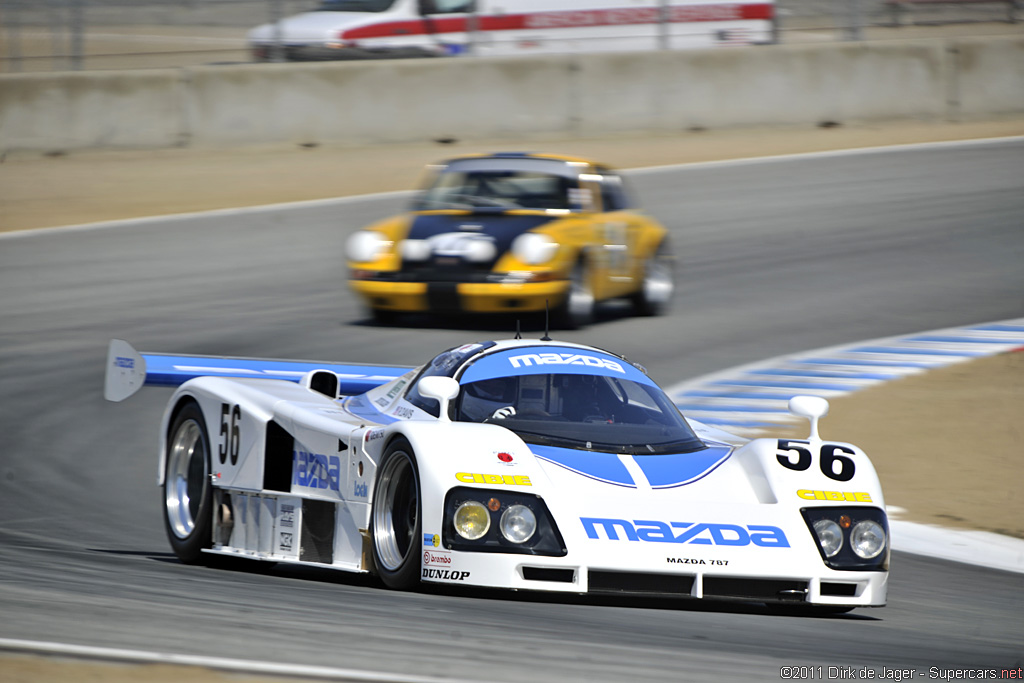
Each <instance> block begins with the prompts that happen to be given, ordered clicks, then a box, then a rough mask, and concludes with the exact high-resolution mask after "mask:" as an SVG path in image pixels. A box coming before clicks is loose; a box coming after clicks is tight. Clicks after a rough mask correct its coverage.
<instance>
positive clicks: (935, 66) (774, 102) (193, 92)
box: [0, 38, 1024, 150]
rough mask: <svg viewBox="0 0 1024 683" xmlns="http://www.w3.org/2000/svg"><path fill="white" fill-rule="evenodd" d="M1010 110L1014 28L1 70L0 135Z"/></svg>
mask: <svg viewBox="0 0 1024 683" xmlns="http://www.w3.org/2000/svg"><path fill="white" fill-rule="evenodd" d="M1022 113H1024V39H1022V38H990V39H970V40H968V39H964V40H957V41H949V42H944V41H939V40H926V41H913V42H910V41H908V42H898V43H897V42H893V43H872V44H868V43H842V44H825V45H803V46H802V45H777V46H765V47H755V48H739V49H714V50H693V51H673V52H649V53H630V54H608V55H566V56H560V57H537V58H534V57H522V58H510V59H493V60H491V59H487V60H484V59H480V60H474V59H428V60H395V61H390V60H389V61H379V62H352V63H346V62H332V63H305V64H302V63H300V64H250V65H234V66H207V67H193V68H182V69H166V70H165V69H161V70H137V71H109V72H84V73H63V74H41V75H35V74H31V75H21V74H19V75H7V76H0V149H2V150H14V149H34V150H54V149H76V148H96V147H136V148H138V147H151V148H160V147H170V146H180V145H195V146H230V145H246V144H263V143H280V142H294V143H341V144H373V143H395V142H416V141H425V140H432V139H437V138H443V137H451V138H457V139H473V138H484V137H487V138H501V137H512V136H515V137H524V136H538V137H544V136H553V135H558V136H574V135H579V136H596V135H604V134H614V133H617V132H625V131H645V132H648V131H657V132H672V131H681V130H687V129H692V128H719V127H727V126H747V125H772V124H787V125H800V124H809V125H815V124H819V123H822V122H825V121H833V122H837V123H854V122H869V121H881V120H897V119H920V120H960V119H965V118H985V117H991V116H1005V115H1014V114H1022Z"/></svg>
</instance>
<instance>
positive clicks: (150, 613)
mask: <svg viewBox="0 0 1024 683" xmlns="http://www.w3.org/2000/svg"><path fill="white" fill-rule="evenodd" d="M632 180H633V184H634V186H635V187H636V189H637V190H638V192H639V194H640V196H641V198H642V200H643V202H644V204H645V205H646V206H647V207H648V208H649V210H650V212H651V213H653V214H654V215H655V216H657V217H659V218H660V219H661V220H663V221H664V222H665V223H666V224H667V225H669V226H670V227H671V228H672V229H673V231H674V239H675V245H676V249H677V252H678V255H679V257H680V259H681V274H682V281H681V288H680V292H679V297H678V298H677V301H676V305H675V308H674V311H673V313H672V314H671V315H670V316H667V317H664V318H659V319H636V318H631V317H628V316H625V315H623V313H622V312H621V311H620V310H619V309H617V308H615V307H609V308H607V309H606V310H605V311H604V312H603V314H602V316H601V318H602V319H601V320H600V321H599V322H598V323H596V324H595V325H593V326H592V327H591V328H589V329H587V330H583V331H579V332H573V333H561V332H555V334H554V336H555V337H556V338H563V339H567V340H569V341H581V342H586V343H591V344H595V345H598V346H603V347H606V348H609V349H613V350H617V351H620V352H622V353H625V354H626V355H627V356H629V357H630V358H631V359H634V360H636V361H638V362H640V363H642V364H644V365H645V366H647V368H648V369H649V370H650V372H651V374H652V375H653V376H654V377H655V378H657V379H659V380H660V381H661V383H662V384H663V385H666V386H667V385H670V384H672V383H675V382H678V381H681V380H684V379H687V378H689V377H693V376H696V375H700V374H704V373H708V372H712V371H715V370H719V369H723V368H726V367H730V366H734V365H739V364H743V363H748V362H752V361H754V360H757V359H761V358H767V357H773V356H778V355H782V354H785V353H793V352H796V351H800V350H803V349H811V348H821V347H826V346H831V345H836V344H841V343H846V342H852V341H856V340H861V339H874V338H878V337H883V336H889V335H897V334H906V333H912V332H915V331H920V330H932V329H938V328H943V327H952V326H955V325H966V324H971V323H975V322H982V321H988V320H1002V319H1007V318H1014V317H1020V316H1022V315H1024V265H1022V264H1024V222H1022V221H1024V219H1022V216H1024V140H1020V139H1017V140H1013V141H1007V140H1004V141H1000V142H994V143H982V144H957V145H946V146H936V147H926V148H907V149H894V150H891V151H886V152H874V153H859V154H846V155H843V154H840V155H823V156H819V157H806V158H794V159H790V160H774V161H766V162H758V163H730V164H711V165H702V166H693V167H682V168H676V169H663V170H659V171H657V172H654V171H647V172H640V173H635V174H633V175H632ZM404 201H405V197H404V196H394V195H392V196H383V197H376V198H369V199H361V200H353V201H348V202H342V203H336V204H317V205H311V206H303V207H296V208H274V209H271V210H267V211H253V212H225V213H221V214H216V215H207V216H200V217H191V218H188V219H175V218H167V219H155V220H148V221H142V222H139V223H137V224H134V225H119V226H116V227H109V228H105V229H91V230H78V231H66V232H65V231H51V232H38V233H32V234H29V235H24V236H18V237H13V238H7V239H0V292H2V294H0V340H2V342H0V392H2V393H0V430H2V431H0V434H2V438H3V445H2V451H0V520H2V522H0V615H2V618H0V638H13V639H25V640H37V641H53V642H60V643H71V644H76V645H92V646H102V647H116V648H126V649H133V650H146V651H160V652H171V653H180V654H190V655H204V656H215V657H229V658H239V659H247V660H257V661H272V662H278V663H295V664H303V665H316V666H329V667H339V668H346V669H360V670H368V671H375V672H382V673H394V674H402V675H410V676H411V675H417V676H440V677H450V678H455V679H463V680H485V679H486V680H488V681H495V682H502V681H519V680H524V679H529V680H531V681H534V682H537V683H540V682H543V681H559V682H564V681H566V680H571V681H575V680H588V681H623V680H629V681H646V680H651V681H662V680H673V681H674V680H709V681H710V680H714V681H749V680H751V679H752V678H753V679H755V680H778V679H779V677H780V670H781V667H784V666H794V665H813V666H815V667H817V666H819V665H820V666H822V667H825V668H824V669H822V670H821V672H822V673H821V674H820V676H821V677H823V678H826V679H827V678H828V676H827V674H828V673H829V670H828V668H827V667H829V666H834V667H852V668H853V672H854V673H857V672H859V671H860V670H861V669H862V668H863V667H869V668H872V669H873V670H874V671H875V673H876V674H877V676H878V677H879V678H881V677H882V676H883V675H885V672H886V669H890V670H891V669H895V668H900V669H906V668H911V669H914V670H915V671H916V674H915V678H914V680H920V679H930V676H929V669H930V668H932V667H936V668H937V669H966V668H972V669H975V668H984V669H989V668H996V669H1001V668H1007V667H1012V668H1016V667H1018V666H1021V665H1022V661H1024V646H1022V643H1024V619H1022V618H1021V615H1022V614H1024V575H1021V574H1010V573H1004V572H999V571H995V570H988V569H980V568H974V567H971V566H968V565H961V564H954V563H947V562H943V561H938V560H929V559H926V558H923V557H917V556H911V555H906V554H899V553H897V554H895V555H894V558H893V570H892V574H891V580H890V590H889V605H888V607H886V608H884V609H876V610H857V611H855V612H853V613H851V614H849V615H844V616H838V617H829V618H801V617H792V616H782V615H777V614H772V613H769V612H767V611H766V610H764V609H763V608H760V607H758V606H747V605H726V606H716V605H708V604H696V603H688V602H687V603H672V602H664V601H648V602H626V601H621V602H619V601H613V600H601V601H595V600H587V599H582V598H563V597H558V598H549V597H543V596H542V597H533V596H518V595H514V594H505V593H479V594H472V595H466V594H461V593H454V592H452V593H448V592H421V593H410V594H403V593H394V592H390V591H387V590H384V589H383V588H380V587H377V586H376V585H374V584H373V583H372V582H371V581H369V580H367V579H365V578H363V577H354V576H349V575H346V574H344V573H338V572H331V571H311V570H308V569H305V568H288V567H282V566H278V567H275V568H272V569H269V570H264V571H246V570H240V569H236V568H228V569H211V568H205V567H194V566H186V565H183V564H181V563H179V562H178V561H177V560H176V559H175V557H174V556H173V555H172V554H171V552H170V548H169V546H168V544H167V542H166V540H165V537H164V530H163V528H162V523H161V514H162V509H161V501H160V493H159V490H158V488H157V487H156V486H155V480H156V451H157V426H158V421H159V418H160V413H161V410H162V408H163V404H164V402H165V401H166V399H167V397H168V395H169V391H168V390H163V389H147V390H145V391H143V392H141V393H140V394H138V395H136V396H135V397H133V398H132V399H130V400H128V401H127V402H125V403H122V404H110V403H106V402H105V401H104V400H103V398H102V380H103V366H104V360H105V354H106V347H107V343H108V341H109V340H110V339H111V338H112V337H119V338H123V339H127V340H129V341H130V342H132V343H133V344H134V345H135V346H136V348H139V349H141V350H145V351H157V352H180V353H186V354H188V353H197V354H225V355H241V356H261V357H279V358H308V359H321V360H339V361H351V362H356V363H358V362H368V363H398V364H409V365H413V364H417V363H419V362H422V361H425V360H427V359H429V358H430V357H431V356H432V355H433V354H434V353H435V352H436V351H439V350H442V349H444V348H447V347H450V346H453V345H456V344H459V343H463V342H467V341H472V340H477V339H484V338H494V337H504V336H511V333H512V331H513V329H514V325H515V322H514V321H509V320H484V321H472V325H471V324H469V323H467V322H465V321H449V322H442V323H440V324H441V327H440V328H439V329H418V328H417V327H413V326H411V325H409V326H394V327H383V328H382V327H375V326H373V325H371V324H369V323H367V322H366V320H365V319H364V315H363V312H362V311H361V310H360V308H359V306H358V305H357V303H356V302H355V300H354V299H353V298H352V296H350V294H349V293H348V291H347V289H346V287H345V268H344V261H343V258H342V244H343V241H344V237H345V235H347V234H348V233H349V232H350V231H352V230H354V229H356V228H357V227H359V226H361V225H363V224H365V223H367V222H369V221H370V220H372V219H376V218H378V217H380V216H382V215H383V214H386V213H388V212H391V211H394V210H396V209H397V208H398V207H400V206H401V205H402V204H403V203H404ZM420 322H422V321H420ZM539 324H540V323H539V321H523V326H524V330H525V334H527V335H530V334H537V335H538V336H540V332H539V329H540V328H539V327H538V325H539ZM1008 476H1012V475H1008ZM883 486H884V482H883ZM809 673H810V674H812V675H813V674H814V673H817V670H809V671H804V674H803V677H804V679H807V678H809V677H810V676H809V675H808V674H809ZM842 678H843V679H849V678H850V676H848V675H847V676H843V677H842Z"/></svg>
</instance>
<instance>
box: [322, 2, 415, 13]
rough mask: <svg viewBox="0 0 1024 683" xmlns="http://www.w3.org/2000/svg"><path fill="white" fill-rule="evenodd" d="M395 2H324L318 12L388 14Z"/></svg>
mask: <svg viewBox="0 0 1024 683" xmlns="http://www.w3.org/2000/svg"><path fill="white" fill-rule="evenodd" d="M394 4H395V0H323V2H322V3H321V4H320V6H319V7H317V8H316V9H317V11H318V12H386V11H388V10H389V9H391V6H392V5H394Z"/></svg>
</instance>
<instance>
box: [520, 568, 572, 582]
mask: <svg viewBox="0 0 1024 683" xmlns="http://www.w3.org/2000/svg"><path fill="white" fill-rule="evenodd" d="M523 578H524V579H526V580H527V581H553V582H555V583H572V582H573V580H574V579H575V578H576V570H574V569H554V568H552V567H523Z"/></svg>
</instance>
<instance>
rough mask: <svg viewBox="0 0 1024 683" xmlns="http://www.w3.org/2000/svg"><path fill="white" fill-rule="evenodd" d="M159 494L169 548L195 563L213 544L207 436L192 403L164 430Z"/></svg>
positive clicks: (186, 560) (204, 424) (211, 491)
mask: <svg viewBox="0 0 1024 683" xmlns="http://www.w3.org/2000/svg"><path fill="white" fill-rule="evenodd" d="M163 494H164V497H163V500H164V527H165V529H166V530H167V538H168V540H170V542H171V548H172V549H173V550H174V554H175V555H177V556H178V559H180V560H181V561H182V562H185V563H186V564H196V563H197V562H198V561H199V558H200V557H201V556H202V554H203V550H204V549H206V548H209V547H211V545H212V544H213V485H212V483H211V482H210V438H209V435H208V434H207V432H206V423H205V421H204V419H203V413H202V411H201V410H200V409H199V406H198V405H197V404H195V403H187V404H186V405H185V406H184V407H183V408H182V409H181V410H180V411H178V414H177V415H175V417H174V420H173V421H172V422H171V428H170V430H169V431H168V432H167V463H166V469H165V470H164V486H163Z"/></svg>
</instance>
